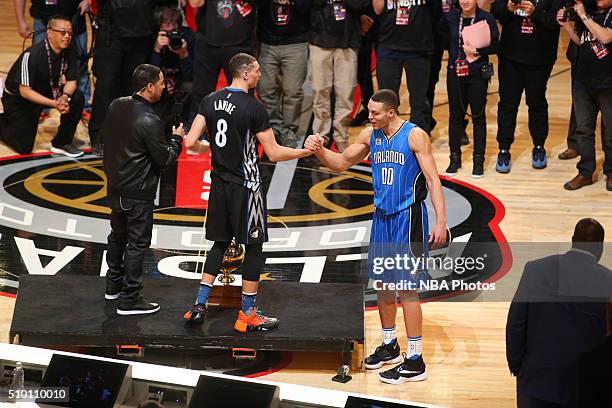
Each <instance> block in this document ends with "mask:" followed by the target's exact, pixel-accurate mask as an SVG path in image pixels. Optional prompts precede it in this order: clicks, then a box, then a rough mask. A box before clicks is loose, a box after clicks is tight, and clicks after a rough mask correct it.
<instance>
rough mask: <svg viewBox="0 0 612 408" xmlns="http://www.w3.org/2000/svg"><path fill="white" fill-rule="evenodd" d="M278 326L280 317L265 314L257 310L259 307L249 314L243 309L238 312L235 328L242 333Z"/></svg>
mask: <svg viewBox="0 0 612 408" xmlns="http://www.w3.org/2000/svg"><path fill="white" fill-rule="evenodd" d="M276 326H278V319H277V318H275V317H267V316H264V315H263V314H262V313H261V312H259V311H257V309H255V311H254V312H253V313H252V314H250V315H248V316H247V315H246V314H244V313H243V312H242V310H241V311H240V312H238V319H236V323H235V324H234V329H235V330H237V331H239V332H240V333H246V332H251V331H266V330H272V329H273V328H275V327H276Z"/></svg>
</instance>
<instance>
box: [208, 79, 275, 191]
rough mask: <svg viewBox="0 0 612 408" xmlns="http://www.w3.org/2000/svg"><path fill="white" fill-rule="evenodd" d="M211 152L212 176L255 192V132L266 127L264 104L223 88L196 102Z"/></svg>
mask: <svg viewBox="0 0 612 408" xmlns="http://www.w3.org/2000/svg"><path fill="white" fill-rule="evenodd" d="M198 113H199V114H200V115H202V116H204V118H205V119H206V128H207V129H208V137H207V140H208V142H209V143H210V149H211V153H212V166H213V169H212V173H211V174H212V176H218V177H220V178H221V179H222V180H224V181H227V182H231V183H236V184H240V185H243V186H245V187H248V188H249V189H251V190H253V191H254V190H256V189H257V188H259V186H260V185H261V174H260V171H259V156H258V147H259V141H258V139H257V133H259V132H263V131H265V130H267V129H269V128H270V121H269V118H268V113H267V112H266V109H265V107H264V105H263V104H262V103H261V102H259V101H258V100H257V99H255V98H253V97H252V96H251V95H249V94H248V93H246V92H244V91H243V90H242V89H235V88H230V87H227V88H224V89H221V90H219V91H217V92H214V93H212V94H210V95H208V96H206V97H205V98H204V99H202V102H201V103H200V107H199V111H198Z"/></svg>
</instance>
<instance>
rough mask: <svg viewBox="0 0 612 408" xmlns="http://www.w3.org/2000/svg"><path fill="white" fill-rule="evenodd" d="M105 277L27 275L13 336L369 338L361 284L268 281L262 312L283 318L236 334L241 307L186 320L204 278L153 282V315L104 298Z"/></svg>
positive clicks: (210, 342) (276, 341)
mask: <svg viewBox="0 0 612 408" xmlns="http://www.w3.org/2000/svg"><path fill="white" fill-rule="evenodd" d="M104 282H105V281H104V278H100V277H92V276H34V275H21V277H20V282H19V294H18V296H17V302H16V305H15V311H14V314H13V321H12V324H11V330H10V335H11V338H13V337H14V336H16V335H19V336H20V342H21V344H24V345H28V346H84V347H109V346H110V347H114V346H117V345H138V346H141V347H144V348H181V349H201V348H228V349H229V348H238V347H244V348H250V349H254V350H279V351H321V352H350V351H351V347H352V346H353V342H357V343H363V340H364V290H363V286H362V285H360V284H340V283H300V282H283V281H262V282H261V285H260V288H259V295H258V297H257V303H258V307H259V308H260V309H261V310H263V311H265V312H266V313H268V314H270V315H271V316H275V317H278V318H279V319H280V325H279V327H278V328H277V329H275V330H272V331H270V332H255V333H248V334H241V333H238V332H236V331H234V330H233V325H234V321H235V319H236V313H237V311H236V310H231V309H221V308H211V309H210V310H209V312H208V316H207V318H206V320H205V322H204V324H203V325H202V326H195V327H190V326H188V325H186V324H185V323H184V320H183V318H182V316H183V314H184V313H185V311H186V310H187V309H188V308H189V307H190V306H191V302H192V301H193V297H194V296H195V293H196V290H197V286H198V285H197V281H194V280H185V279H174V278H150V279H146V278H145V281H144V295H145V297H146V298H148V299H150V300H151V301H155V302H157V303H159V304H160V305H161V310H160V311H159V312H158V313H155V314H152V315H141V316H119V315H117V314H116V313H115V309H116V305H117V302H116V301H105V300H104V288H105V286H104V284H105V283H104Z"/></svg>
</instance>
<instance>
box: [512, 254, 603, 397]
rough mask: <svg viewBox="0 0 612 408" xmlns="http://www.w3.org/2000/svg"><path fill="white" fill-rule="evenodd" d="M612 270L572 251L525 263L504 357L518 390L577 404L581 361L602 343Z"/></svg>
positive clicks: (513, 305)
mask: <svg viewBox="0 0 612 408" xmlns="http://www.w3.org/2000/svg"><path fill="white" fill-rule="evenodd" d="M611 295H612V272H611V271H610V270H608V269H607V268H605V267H603V266H601V265H599V264H597V262H596V260H595V257H593V256H592V255H590V254H587V253H584V252H577V251H573V250H572V251H569V252H568V253H566V254H563V255H554V256H550V257H547V258H543V259H539V260H536V261H532V262H528V263H527V264H526V265H525V269H524V271H523V276H522V277H521V282H520V284H519V287H518V289H517V292H516V294H515V297H514V300H513V301H512V304H511V306H510V311H509V313H508V322H507V325H506V357H507V360H508V366H509V368H510V371H511V372H512V373H513V374H514V375H516V376H517V377H518V381H519V382H520V388H521V390H522V391H524V392H526V393H527V394H528V395H529V396H530V397H533V398H538V399H542V400H545V401H551V402H557V403H565V404H575V403H576V402H577V398H578V397H577V389H578V374H577V369H578V367H577V362H578V357H579V356H580V354H581V353H583V352H584V351H587V350H590V349H591V348H593V347H594V346H595V345H597V344H598V343H600V342H601V341H603V340H604V338H605V334H606V320H605V306H606V302H607V300H608V298H609V297H610V296H611Z"/></svg>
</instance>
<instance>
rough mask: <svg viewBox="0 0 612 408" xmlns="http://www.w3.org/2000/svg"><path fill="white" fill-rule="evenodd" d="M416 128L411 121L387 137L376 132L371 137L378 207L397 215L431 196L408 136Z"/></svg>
mask: <svg viewBox="0 0 612 408" xmlns="http://www.w3.org/2000/svg"><path fill="white" fill-rule="evenodd" d="M415 126H416V125H415V124H413V123H410V122H408V121H406V122H404V123H403V124H402V126H401V127H400V128H399V129H398V130H397V132H395V133H394V134H393V135H391V136H389V137H387V136H386V135H385V134H384V132H383V131H382V129H374V130H373V131H372V136H371V138H370V160H371V162H372V184H373V185H374V207H376V209H377V210H379V211H382V212H383V213H384V214H395V213H397V212H399V211H402V210H405V209H406V208H408V207H410V206H411V205H412V204H414V203H417V202H420V201H423V200H424V199H425V198H426V197H427V185H426V183H425V177H424V176H423V173H422V171H421V167H420V166H419V162H418V161H417V158H416V156H415V155H414V153H413V152H412V150H410V144H409V142H408V136H409V135H410V131H411V130H412V129H413V128H414V127H415Z"/></svg>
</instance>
